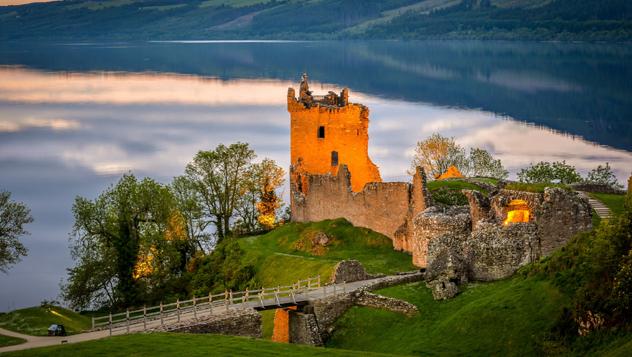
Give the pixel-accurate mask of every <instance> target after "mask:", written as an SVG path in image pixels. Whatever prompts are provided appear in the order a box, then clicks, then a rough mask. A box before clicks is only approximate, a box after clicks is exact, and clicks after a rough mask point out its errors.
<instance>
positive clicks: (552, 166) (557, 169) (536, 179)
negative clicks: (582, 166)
mask: <svg viewBox="0 0 632 357" xmlns="http://www.w3.org/2000/svg"><path fill="white" fill-rule="evenodd" d="M518 179H519V180H520V182H526V183H556V182H559V183H561V184H565V185H569V184H573V183H578V182H580V181H581V180H582V178H581V176H580V175H579V173H577V170H576V169H575V167H574V166H571V165H568V164H567V163H566V161H561V162H560V161H557V162H553V163H551V162H544V161H541V162H539V163H537V164H535V165H533V164H531V165H529V167H527V168H525V169H522V170H520V172H519V173H518Z"/></svg>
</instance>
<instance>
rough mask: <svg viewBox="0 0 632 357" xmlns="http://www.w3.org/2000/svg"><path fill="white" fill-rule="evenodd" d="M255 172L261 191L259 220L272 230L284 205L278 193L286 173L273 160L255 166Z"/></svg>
mask: <svg viewBox="0 0 632 357" xmlns="http://www.w3.org/2000/svg"><path fill="white" fill-rule="evenodd" d="M253 171H254V172H255V177H256V179H257V180H256V181H257V187H258V190H259V203H258V204H257V211H258V212H259V216H258V217H257V220H258V221H259V223H260V224H261V225H262V226H264V227H265V228H267V229H272V228H273V227H274V225H275V224H276V216H277V210H278V209H279V208H280V207H281V205H282V204H283V202H282V201H281V197H279V196H278V195H277V193H276V191H277V189H278V188H279V187H281V186H282V185H283V183H284V182H285V171H284V170H283V168H281V167H280V166H278V165H277V164H276V162H274V160H271V159H264V160H263V161H261V163H259V164H255V165H253Z"/></svg>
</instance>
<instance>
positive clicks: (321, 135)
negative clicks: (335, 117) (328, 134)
mask: <svg viewBox="0 0 632 357" xmlns="http://www.w3.org/2000/svg"><path fill="white" fill-rule="evenodd" d="M318 138H319V139H324V138H325V127H324V126H322V125H321V126H319V127H318Z"/></svg>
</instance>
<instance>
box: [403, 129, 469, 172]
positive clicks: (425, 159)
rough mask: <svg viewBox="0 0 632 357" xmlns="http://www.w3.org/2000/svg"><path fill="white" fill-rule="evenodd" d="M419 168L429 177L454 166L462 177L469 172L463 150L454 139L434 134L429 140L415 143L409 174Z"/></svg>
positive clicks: (467, 161)
mask: <svg viewBox="0 0 632 357" xmlns="http://www.w3.org/2000/svg"><path fill="white" fill-rule="evenodd" d="M418 166H421V167H423V168H424V170H426V172H427V173H428V174H429V175H430V176H431V177H437V176H439V175H441V174H443V173H444V172H446V171H447V170H448V168H450V166H455V167H456V168H457V169H459V171H461V173H462V174H463V175H468V174H469V172H470V163H469V160H468V158H467V155H466V153H465V149H464V148H463V147H462V146H460V145H459V144H457V143H456V141H455V140H454V138H447V137H444V136H441V134H438V133H434V134H432V135H431V136H430V137H429V138H427V139H425V140H423V141H419V142H417V145H416V146H415V155H414V156H413V161H412V164H411V168H410V170H409V173H410V174H411V175H413V174H414V173H415V171H416V168H417V167H418Z"/></svg>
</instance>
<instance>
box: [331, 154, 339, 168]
mask: <svg viewBox="0 0 632 357" xmlns="http://www.w3.org/2000/svg"><path fill="white" fill-rule="evenodd" d="M331 166H338V151H332V152H331Z"/></svg>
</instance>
